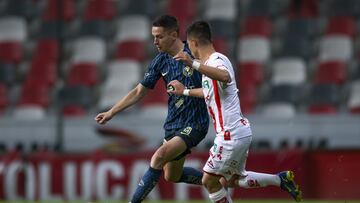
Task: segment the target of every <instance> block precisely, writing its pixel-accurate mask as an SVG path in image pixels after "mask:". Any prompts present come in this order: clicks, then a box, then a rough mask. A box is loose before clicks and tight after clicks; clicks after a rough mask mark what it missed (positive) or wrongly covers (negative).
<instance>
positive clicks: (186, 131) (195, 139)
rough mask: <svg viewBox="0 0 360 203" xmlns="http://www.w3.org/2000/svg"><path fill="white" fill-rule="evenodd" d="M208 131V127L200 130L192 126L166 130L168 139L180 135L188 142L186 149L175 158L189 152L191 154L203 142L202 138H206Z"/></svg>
mask: <svg viewBox="0 0 360 203" xmlns="http://www.w3.org/2000/svg"><path fill="white" fill-rule="evenodd" d="M207 131H208V128H204V129H201V130H198V129H195V128H192V127H190V126H189V127H185V128H179V129H172V130H165V140H166V141H169V140H171V139H172V138H173V137H175V136H179V137H180V138H181V139H182V140H184V142H185V144H186V150H185V151H184V152H183V153H181V154H180V155H179V156H177V157H176V158H175V159H173V160H179V159H181V158H183V157H184V156H186V155H187V154H190V153H191V149H192V148H193V147H196V146H197V145H198V144H199V143H200V142H201V140H203V139H204V138H205V136H206V134H207Z"/></svg>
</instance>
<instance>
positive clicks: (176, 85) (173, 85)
mask: <svg viewBox="0 0 360 203" xmlns="http://www.w3.org/2000/svg"><path fill="white" fill-rule="evenodd" d="M168 87H170V88H168V90H167V91H168V93H170V94H175V95H178V96H181V95H185V94H186V96H191V97H200V98H203V97H204V93H203V91H202V88H195V89H186V88H185V86H184V85H183V84H182V83H181V82H179V81H178V80H173V81H171V82H169V84H168ZM184 90H186V91H187V93H185V94H184Z"/></svg>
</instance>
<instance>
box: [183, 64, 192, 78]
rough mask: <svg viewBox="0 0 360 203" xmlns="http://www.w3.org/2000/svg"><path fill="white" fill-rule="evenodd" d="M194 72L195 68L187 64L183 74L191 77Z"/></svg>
mask: <svg viewBox="0 0 360 203" xmlns="http://www.w3.org/2000/svg"><path fill="white" fill-rule="evenodd" d="M193 73H194V69H192V68H190V67H189V66H185V67H184V69H183V74H184V75H185V76H186V77H190V76H192V75H193Z"/></svg>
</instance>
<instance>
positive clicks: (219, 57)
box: [211, 52, 229, 62]
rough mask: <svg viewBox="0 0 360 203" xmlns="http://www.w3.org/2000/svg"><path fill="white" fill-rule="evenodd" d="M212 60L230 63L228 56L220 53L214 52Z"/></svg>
mask: <svg viewBox="0 0 360 203" xmlns="http://www.w3.org/2000/svg"><path fill="white" fill-rule="evenodd" d="M211 59H212V60H214V61H216V60H221V61H224V62H227V61H229V58H228V57H227V56H225V55H224V54H222V53H220V52H214V53H213V54H212V55H211Z"/></svg>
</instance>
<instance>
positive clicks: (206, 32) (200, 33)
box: [186, 21, 211, 44]
mask: <svg viewBox="0 0 360 203" xmlns="http://www.w3.org/2000/svg"><path fill="white" fill-rule="evenodd" d="M186 35H187V36H188V37H193V38H196V39H197V40H198V41H199V43H201V44H209V43H211V29H210V25H209V23H207V22H206V21H196V22H194V23H193V24H191V25H190V26H189V27H188V28H187V30H186Z"/></svg>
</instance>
